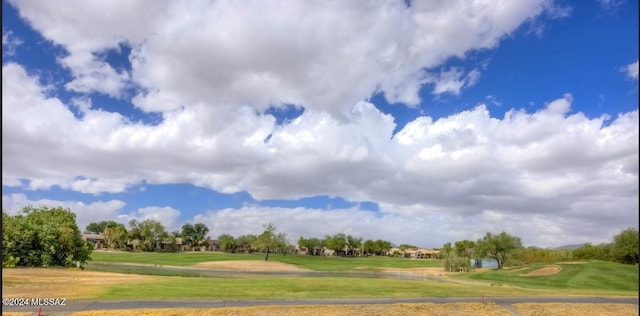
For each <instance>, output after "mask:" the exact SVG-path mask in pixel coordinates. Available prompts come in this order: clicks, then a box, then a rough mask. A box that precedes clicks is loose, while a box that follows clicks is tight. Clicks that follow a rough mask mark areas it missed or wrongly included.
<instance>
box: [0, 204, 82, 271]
mask: <svg viewBox="0 0 640 316" xmlns="http://www.w3.org/2000/svg"><path fill="white" fill-rule="evenodd" d="M2 220H3V223H2V225H3V227H2V265H3V267H4V266H11V265H14V264H15V265H21V266H33V267H48V266H64V267H70V266H74V265H75V264H76V262H79V263H80V264H85V263H86V262H87V260H90V255H91V251H92V249H93V248H92V246H91V244H89V243H87V242H85V241H84V240H83V239H82V236H81V234H80V229H79V228H78V225H77V224H76V215H75V214H74V213H73V212H72V211H71V210H69V209H65V208H62V207H55V208H48V207H39V208H35V207H31V206H27V207H25V208H23V209H22V211H21V213H20V214H18V215H15V216H9V215H8V214H6V213H4V212H3V214H2Z"/></svg>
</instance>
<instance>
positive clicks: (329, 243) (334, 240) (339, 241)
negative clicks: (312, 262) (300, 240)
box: [322, 233, 347, 255]
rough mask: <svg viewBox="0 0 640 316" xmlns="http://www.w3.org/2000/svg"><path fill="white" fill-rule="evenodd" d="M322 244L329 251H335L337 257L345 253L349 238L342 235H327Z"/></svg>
mask: <svg viewBox="0 0 640 316" xmlns="http://www.w3.org/2000/svg"><path fill="white" fill-rule="evenodd" d="M322 243H323V244H324V245H325V247H327V249H331V250H333V251H335V253H336V255H341V254H343V253H344V252H345V247H346V246H347V236H345V235H344V234H342V233H339V234H335V235H333V236H331V235H326V236H324V239H323V241H322Z"/></svg>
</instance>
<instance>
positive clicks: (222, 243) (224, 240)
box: [218, 234, 236, 252]
mask: <svg viewBox="0 0 640 316" xmlns="http://www.w3.org/2000/svg"><path fill="white" fill-rule="evenodd" d="M218 246H219V247H220V250H222V251H230V252H235V249H236V239H235V238H233V236H231V235H229V234H222V235H220V236H219V237H218Z"/></svg>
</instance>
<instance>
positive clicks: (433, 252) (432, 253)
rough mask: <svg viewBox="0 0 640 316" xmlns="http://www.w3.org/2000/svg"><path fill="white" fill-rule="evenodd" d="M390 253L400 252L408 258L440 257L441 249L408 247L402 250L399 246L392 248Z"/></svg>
mask: <svg viewBox="0 0 640 316" xmlns="http://www.w3.org/2000/svg"><path fill="white" fill-rule="evenodd" d="M389 253H398V254H400V255H401V256H402V257H404V258H408V259H439V258H440V250H437V249H425V248H408V249H404V250H400V248H398V247H394V248H391V250H390V251H389Z"/></svg>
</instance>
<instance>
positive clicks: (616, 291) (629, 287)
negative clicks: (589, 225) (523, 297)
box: [450, 261, 638, 296]
mask: <svg viewBox="0 0 640 316" xmlns="http://www.w3.org/2000/svg"><path fill="white" fill-rule="evenodd" d="M556 265H558V266H560V267H561V268H562V271H560V272H559V273H557V274H553V275H541V276H526V275H525V274H526V273H528V272H530V271H533V270H535V269H537V268H540V267H543V266H544V264H536V265H533V266H530V267H528V268H527V269H524V270H517V271H510V270H493V271H486V272H480V273H461V274H455V275H450V277H451V278H455V279H461V280H479V281H485V282H489V283H492V284H494V285H501V284H508V285H514V286H518V287H522V288H531V289H555V290H560V291H571V292H575V293H583V294H591V293H601V294H609V295H636V296H637V295H638V267H637V266H635V265H625V264H620V263H615V262H607V261H591V262H588V263H585V264H563V263H558V264H556Z"/></svg>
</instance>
